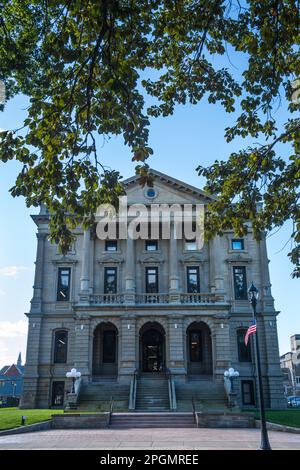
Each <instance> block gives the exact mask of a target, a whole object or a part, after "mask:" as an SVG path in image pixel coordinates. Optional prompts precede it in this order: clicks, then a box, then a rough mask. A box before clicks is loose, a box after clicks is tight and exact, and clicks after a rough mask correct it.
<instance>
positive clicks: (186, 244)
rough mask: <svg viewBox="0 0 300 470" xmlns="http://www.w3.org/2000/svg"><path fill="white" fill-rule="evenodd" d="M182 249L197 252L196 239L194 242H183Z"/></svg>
mask: <svg viewBox="0 0 300 470" xmlns="http://www.w3.org/2000/svg"><path fill="white" fill-rule="evenodd" d="M184 249H185V250H186V251H196V250H197V243H196V239H194V240H185V242H184Z"/></svg>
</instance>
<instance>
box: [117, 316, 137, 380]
mask: <svg viewBox="0 0 300 470" xmlns="http://www.w3.org/2000/svg"><path fill="white" fill-rule="evenodd" d="M119 358H120V359H119V381H120V382H123V383H130V381H131V379H132V376H133V374H134V371H135V370H136V369H137V367H138V364H137V352H136V319H135V318H134V317H131V316H127V317H126V318H122V321H121V338H120V340H119Z"/></svg>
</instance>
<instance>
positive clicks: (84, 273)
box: [80, 229, 91, 293]
mask: <svg viewBox="0 0 300 470" xmlns="http://www.w3.org/2000/svg"><path fill="white" fill-rule="evenodd" d="M90 245H91V236H90V230H89V229H88V230H86V231H85V232H84V234H83V245H82V266H81V277H80V290H81V292H86V293H88V292H89V287H90Z"/></svg>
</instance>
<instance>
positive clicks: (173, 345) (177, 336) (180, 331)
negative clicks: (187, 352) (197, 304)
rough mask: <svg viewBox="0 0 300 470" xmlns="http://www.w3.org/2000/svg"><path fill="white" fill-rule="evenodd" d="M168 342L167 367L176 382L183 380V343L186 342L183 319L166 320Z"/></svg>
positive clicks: (184, 368) (184, 370) (184, 369)
mask: <svg viewBox="0 0 300 470" xmlns="http://www.w3.org/2000/svg"><path fill="white" fill-rule="evenodd" d="M168 327H169V328H168V330H169V331H168V338H167V339H168V341H167V344H168V345H169V363H168V364H167V367H168V368H169V369H170V371H171V373H172V374H173V375H176V380H181V381H183V380H185V376H186V361H185V359H184V349H185V348H184V341H185V340H186V331H185V328H184V323H183V319H182V318H180V317H177V318H176V317H172V318H169V319H168Z"/></svg>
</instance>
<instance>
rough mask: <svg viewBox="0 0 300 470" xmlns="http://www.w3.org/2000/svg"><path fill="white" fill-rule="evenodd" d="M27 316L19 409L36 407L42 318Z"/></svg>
mask: <svg viewBox="0 0 300 470" xmlns="http://www.w3.org/2000/svg"><path fill="white" fill-rule="evenodd" d="M28 316H29V325H28V337H27V353H26V367H25V375H24V381H23V393H22V397H21V403H20V408H36V407H37V406H38V403H37V394H38V380H39V370H38V368H39V352H40V337H41V326H42V317H41V316H40V315H32V314H28ZM29 345H30V346H29Z"/></svg>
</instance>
